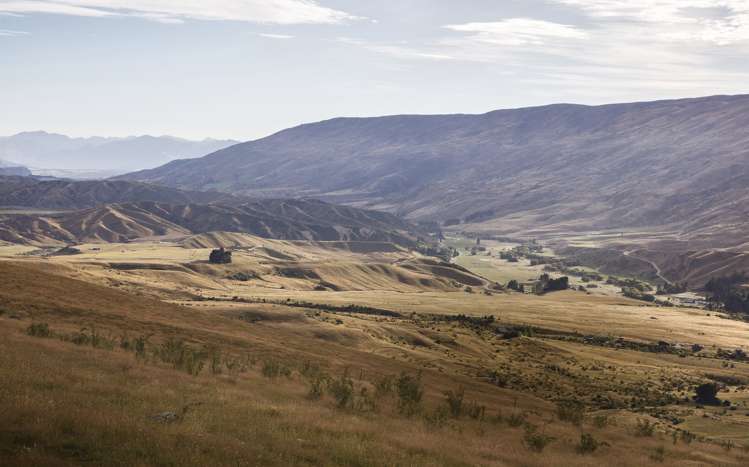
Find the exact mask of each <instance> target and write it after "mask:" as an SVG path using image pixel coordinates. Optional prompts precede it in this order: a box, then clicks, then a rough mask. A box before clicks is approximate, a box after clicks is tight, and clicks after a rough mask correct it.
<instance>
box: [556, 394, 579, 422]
mask: <svg viewBox="0 0 749 467" xmlns="http://www.w3.org/2000/svg"><path fill="white" fill-rule="evenodd" d="M557 417H558V418H559V420H560V421H563V422H568V423H572V424H573V425H576V426H580V425H582V423H583V418H585V409H584V407H583V405H582V404H581V403H579V402H577V401H571V400H568V401H560V402H558V403H557Z"/></svg>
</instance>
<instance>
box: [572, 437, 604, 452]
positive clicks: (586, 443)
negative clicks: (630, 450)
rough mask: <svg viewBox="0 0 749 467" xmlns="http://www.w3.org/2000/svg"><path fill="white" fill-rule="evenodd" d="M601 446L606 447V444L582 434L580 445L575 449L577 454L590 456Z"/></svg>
mask: <svg viewBox="0 0 749 467" xmlns="http://www.w3.org/2000/svg"><path fill="white" fill-rule="evenodd" d="M601 446H608V443H606V442H601V441H598V440H597V439H595V438H594V437H593V435H591V434H590V433H582V434H581V435H580V443H579V444H578V445H577V446H576V447H575V450H576V451H577V453H578V454H591V453H594V452H596V451H597V450H598V448H600V447H601Z"/></svg>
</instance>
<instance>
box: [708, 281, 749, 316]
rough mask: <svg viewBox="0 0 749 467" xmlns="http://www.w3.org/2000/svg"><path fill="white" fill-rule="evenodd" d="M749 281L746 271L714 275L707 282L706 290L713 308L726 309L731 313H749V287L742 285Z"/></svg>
mask: <svg viewBox="0 0 749 467" xmlns="http://www.w3.org/2000/svg"><path fill="white" fill-rule="evenodd" d="M747 282H749V278H747V276H746V273H734V274H732V275H730V276H723V277H714V278H712V279H710V280H709V281H708V283H707V284H705V292H707V299H708V302H709V303H710V305H711V308H716V309H724V310H726V311H727V312H729V313H743V314H749V289H747V288H745V287H742V286H743V285H744V284H746V283H747Z"/></svg>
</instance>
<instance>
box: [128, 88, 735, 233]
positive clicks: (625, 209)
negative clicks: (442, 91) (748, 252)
mask: <svg viewBox="0 0 749 467" xmlns="http://www.w3.org/2000/svg"><path fill="white" fill-rule="evenodd" d="M125 178H127V179H130V180H141V181H148V182H156V183H162V184H166V185H169V186H174V187H181V188H189V189H216V190H222V191H225V192H232V193H241V194H246V195H253V196H258V195H262V196H269V195H273V196H280V195H284V196H286V195H288V194H295V195H298V194H303V195H305V196H315V197H321V198H324V199H328V200H333V201H335V202H338V203H346V204H352V205H357V206H368V207H376V208H384V209H387V210H390V211H392V212H400V213H404V214H406V215H407V216H408V217H410V218H412V219H434V220H440V221H444V220H447V219H460V220H461V221H462V222H464V223H474V224H475V223H488V224H489V225H496V226H498V227H503V226H507V225H508V223H511V225H512V226H513V227H515V228H523V227H525V228H527V227H529V226H535V227H538V226H542V225H560V224H563V225H566V226H567V227H569V228H575V229H584V228H619V227H636V226H669V227H670V228H676V229H680V230H683V232H684V234H685V235H688V236H706V237H707V238H709V239H711V240H715V239H718V241H719V242H721V241H722V236H723V234H722V231H723V230H724V227H726V226H730V229H731V230H732V232H733V233H732V234H731V235H730V236H729V238H728V240H727V242H725V243H743V242H744V241H746V240H745V238H744V239H743V240H742V239H741V238H737V237H742V236H744V237H745V235H744V234H743V233H742V232H745V231H746V229H745V228H746V227H747V226H748V222H749V185H747V184H746V180H747V179H749V96H716V97H708V98H700V99H685V100H673V101H660V102H648V103H634V104H616V105H606V106H598V107H588V106H581V105H566V104H564V105H552V106H546V107H536V108H526V109H516V110H501V111H496V112H491V113H488V114H484V115H440V116H393V117H381V118H340V119H335V120H330V121H325V122H320V123H315V124H309V125H303V126H300V127H297V128H292V129H289V130H285V131H282V132H279V133H277V134H275V135H272V136H270V137H267V138H264V139H261V140H258V141H252V142H248V143H243V144H239V145H236V146H232V147H230V148H227V149H224V150H221V151H218V152H216V153H213V154H211V155H208V156H206V157H203V158H200V159H191V160H180V161H174V162H172V163H169V164H167V165H165V166H163V167H160V168H157V169H153V170H147V171H142V172H138V173H134V174H131V175H129V176H126V177H125Z"/></svg>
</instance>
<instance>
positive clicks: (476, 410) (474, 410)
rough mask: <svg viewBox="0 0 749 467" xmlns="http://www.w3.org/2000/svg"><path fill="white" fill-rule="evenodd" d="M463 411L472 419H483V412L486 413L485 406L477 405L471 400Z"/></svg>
mask: <svg viewBox="0 0 749 467" xmlns="http://www.w3.org/2000/svg"><path fill="white" fill-rule="evenodd" d="M465 412H466V414H467V415H468V416H469V417H471V418H472V419H474V420H483V419H484V413H486V407H484V406H483V405H479V404H477V403H476V402H471V403H470V404H468V405H467V406H466V410H465Z"/></svg>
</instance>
